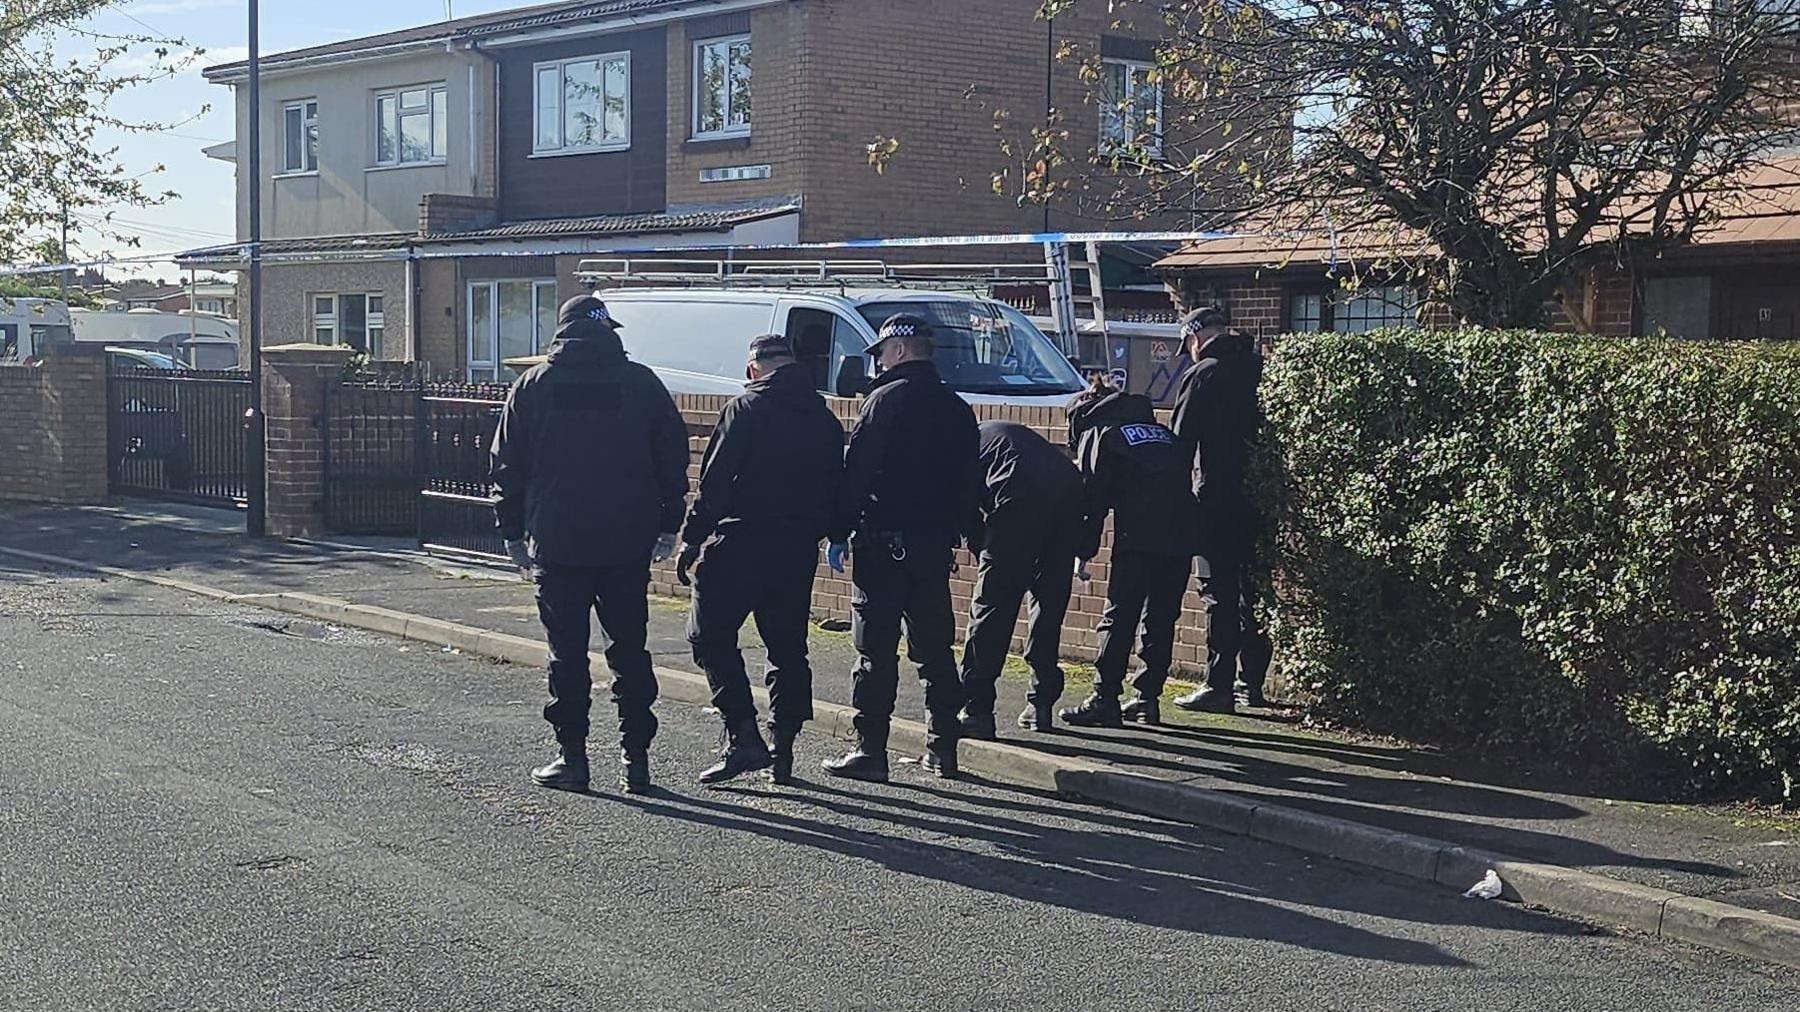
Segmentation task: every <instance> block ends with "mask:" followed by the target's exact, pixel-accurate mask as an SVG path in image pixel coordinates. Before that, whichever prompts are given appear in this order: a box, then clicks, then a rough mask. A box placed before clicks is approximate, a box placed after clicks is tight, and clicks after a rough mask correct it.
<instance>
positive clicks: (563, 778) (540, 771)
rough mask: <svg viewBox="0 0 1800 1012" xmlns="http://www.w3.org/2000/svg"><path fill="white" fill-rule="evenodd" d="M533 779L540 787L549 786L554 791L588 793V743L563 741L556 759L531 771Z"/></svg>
mask: <svg viewBox="0 0 1800 1012" xmlns="http://www.w3.org/2000/svg"><path fill="white" fill-rule="evenodd" d="M531 780H532V782H533V783H535V784H537V785H538V786H539V787H548V788H550V789H551V790H553V791H574V792H575V793H577V794H586V793H587V789H588V758H587V743H586V742H580V741H573V742H563V743H562V745H561V751H560V752H558V753H557V756H556V758H555V759H552V760H550V761H549V762H548V763H545V764H544V765H542V766H539V767H538V768H537V769H534V770H532V771H531Z"/></svg>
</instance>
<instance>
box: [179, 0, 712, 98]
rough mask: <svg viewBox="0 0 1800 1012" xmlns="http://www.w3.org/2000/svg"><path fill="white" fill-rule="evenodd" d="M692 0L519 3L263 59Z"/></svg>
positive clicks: (311, 56) (214, 74)
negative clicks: (514, 5)
mask: <svg viewBox="0 0 1800 1012" xmlns="http://www.w3.org/2000/svg"><path fill="white" fill-rule="evenodd" d="M691 2H693V0H606V2H595V0H588V2H586V3H576V2H571V0H563V2H561V3H546V4H534V5H528V6H523V7H515V8H512V9H511V10H504V11H495V12H494V13H492V14H478V15H475V16H473V17H466V18H457V19H455V20H453V21H437V22H433V23H431V24H428V25H418V26H416V27H413V28H402V29H400V30H399V31H393V32H383V33H381V34H379V35H365V36H362V37H361V38H355V39H341V40H339V41H337V42H328V43H325V44H324V45H318V46H308V47H307V48H305V49H292V50H288V51H287V52H284V53H271V54H268V55H265V56H263V57H262V65H263V66H264V67H267V68H271V69H273V68H276V67H280V66H282V65H284V64H290V63H297V62H300V61H303V60H316V59H322V58H328V57H333V56H347V55H350V54H352V53H358V52H362V51H363V50H367V49H380V48H384V47H389V46H408V45H414V44H418V43H426V42H443V41H447V40H454V39H464V38H485V37H488V36H491V35H494V34H497V33H501V32H510V31H519V30H524V29H529V28H542V27H549V26H554V25H564V24H570V23H572V22H577V21H581V20H584V19H587V18H595V17H604V16H607V15H612V14H637V13H641V12H644V11H649V10H655V9H657V8H661V7H674V6H677V5H679V4H683V3H691ZM249 67H250V64H249V62H248V61H245V60H239V61H237V62H235V63H223V64H220V65H218V66H216V67H208V68H206V70H205V71H204V74H205V76H206V78H207V79H208V80H215V81H216V80H219V79H221V78H230V77H235V76H238V75H241V74H243V73H244V72H245V71H247V70H248V69H249Z"/></svg>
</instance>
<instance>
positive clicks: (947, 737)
mask: <svg viewBox="0 0 1800 1012" xmlns="http://www.w3.org/2000/svg"><path fill="white" fill-rule="evenodd" d="M854 549H855V550H854V553H853V556H852V559H851V565H852V567H853V568H852V571H851V583H852V585H853V592H852V594H851V599H850V607H851V621H850V636H851V639H852V640H853V641H854V642H855V644H856V652H857V654H858V655H859V658H858V660H857V662H856V673H855V685H854V687H853V688H852V690H851V695H850V701H851V703H852V704H853V705H854V706H855V707H856V733H857V736H858V737H859V739H860V740H861V741H862V743H863V744H864V745H865V746H866V747H868V748H871V749H873V748H885V747H886V746H887V736H888V722H889V720H891V719H892V717H893V715H894V696H895V694H896V693H897V692H898V691H899V688H900V656H899V651H900V630H901V626H902V625H904V626H905V629H906V655H907V657H908V658H910V659H911V660H912V662H913V664H915V665H917V666H918V669H919V679H920V681H922V682H924V683H925V709H926V711H927V713H928V715H929V721H928V724H927V731H926V744H927V745H928V746H930V747H936V746H937V745H938V744H939V743H949V742H954V741H955V740H956V737H957V722H956V717H957V711H958V710H960V709H962V682H961V680H960V679H959V678H958V677H957V671H956V655H955V653H954V652H953V650H952V643H953V642H954V641H955V639H956V614H955V612H954V611H953V610H952V608H951V604H950V561H951V549H950V546H949V544H948V543H947V541H938V542H935V543H931V544H929V545H921V544H919V543H918V542H917V541H915V540H912V539H907V538H906V537H905V536H904V535H895V534H885V535H880V534H878V535H868V534H858V535H857V536H856V539H855V542H854Z"/></svg>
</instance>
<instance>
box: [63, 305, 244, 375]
mask: <svg viewBox="0 0 1800 1012" xmlns="http://www.w3.org/2000/svg"><path fill="white" fill-rule="evenodd" d="M70 316H71V318H72V320H73V322H74V325H75V340H76V341H78V342H80V343H82V344H102V345H107V346H108V347H113V348H135V349H137V350H139V351H153V352H157V353H159V354H163V355H167V356H169V357H170V358H172V359H174V360H175V361H177V362H180V363H181V364H182V365H183V366H185V367H187V368H190V369H236V368H237V367H238V332H237V325H236V324H234V323H232V322H231V321H229V320H222V319H220V318H218V317H216V316H208V315H207V314H205V313H164V312H161V311H159V310H155V309H132V310H127V311H125V312H106V311H101V310H97V309H76V310H73V311H71V313H70Z"/></svg>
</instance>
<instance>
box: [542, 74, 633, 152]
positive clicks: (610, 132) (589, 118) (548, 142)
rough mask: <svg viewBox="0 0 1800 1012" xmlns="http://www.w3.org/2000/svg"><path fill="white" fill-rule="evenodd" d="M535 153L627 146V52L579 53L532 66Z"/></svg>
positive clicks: (628, 115) (629, 114)
mask: <svg viewBox="0 0 1800 1012" xmlns="http://www.w3.org/2000/svg"><path fill="white" fill-rule="evenodd" d="M533 76H534V82H535V83H534V85H533V89H532V91H533V105H532V108H533V109H535V110H536V116H537V127H536V129H535V131H534V132H533V137H532V144H531V151H532V153H533V154H538V155H560V154H579V153H584V152H590V151H622V150H624V149H625V148H628V147H630V146H631V54H629V53H611V54H609V55H606V56H584V57H581V58H579V59H574V60H559V61H556V62H554V63H540V64H537V65H536V67H535V68H534V75H533Z"/></svg>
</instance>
